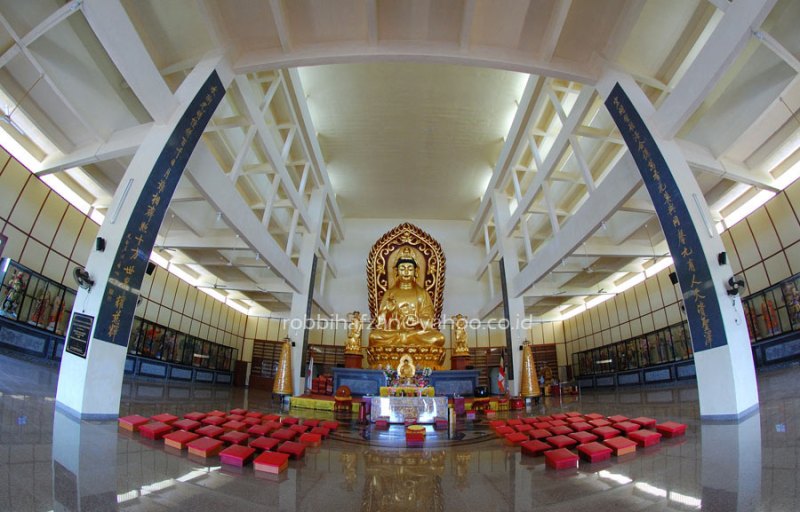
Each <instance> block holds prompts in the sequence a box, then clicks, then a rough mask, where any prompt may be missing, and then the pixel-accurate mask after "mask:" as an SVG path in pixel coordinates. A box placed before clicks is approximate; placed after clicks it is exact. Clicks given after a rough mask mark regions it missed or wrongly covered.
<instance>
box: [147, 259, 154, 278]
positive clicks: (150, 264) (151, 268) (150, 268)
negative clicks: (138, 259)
mask: <svg viewBox="0 0 800 512" xmlns="http://www.w3.org/2000/svg"><path fill="white" fill-rule="evenodd" d="M155 271H156V264H155V263H153V262H152V261H148V262H147V268H146V269H145V273H147V275H148V276H152V275H153V272H155Z"/></svg>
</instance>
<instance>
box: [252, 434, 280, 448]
mask: <svg viewBox="0 0 800 512" xmlns="http://www.w3.org/2000/svg"><path fill="white" fill-rule="evenodd" d="M279 444H281V441H280V439H274V438H272V437H264V436H261V437H257V438H255V439H253V440H252V441H250V448H255V449H256V450H274V449H275V448H276V447H277V446H278V445H279Z"/></svg>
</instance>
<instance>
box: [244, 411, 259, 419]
mask: <svg viewBox="0 0 800 512" xmlns="http://www.w3.org/2000/svg"><path fill="white" fill-rule="evenodd" d="M244 416H245V418H256V419H257V420H260V419H261V416H262V414H261V413H260V412H256V411H250V412H248V413H247V414H245V415H244Z"/></svg>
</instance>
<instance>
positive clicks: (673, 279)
mask: <svg viewBox="0 0 800 512" xmlns="http://www.w3.org/2000/svg"><path fill="white" fill-rule="evenodd" d="M669 280H670V282H671V283H672V284H678V274H676V273H675V272H670V273H669Z"/></svg>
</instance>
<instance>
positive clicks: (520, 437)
mask: <svg viewBox="0 0 800 512" xmlns="http://www.w3.org/2000/svg"><path fill="white" fill-rule="evenodd" d="M505 439H506V443H508V444H511V445H517V444H520V443H523V442H525V441H527V440H529V439H530V438H529V437H528V436H527V435H525V434H523V433H522V432H512V433H511V434H506V435H505Z"/></svg>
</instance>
